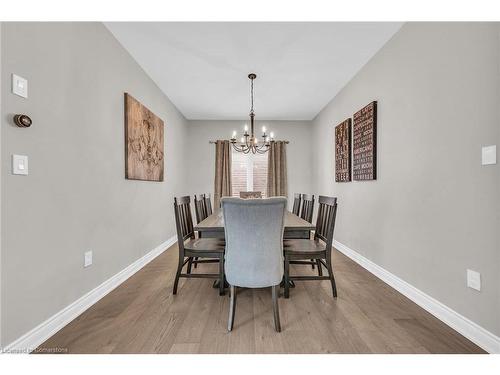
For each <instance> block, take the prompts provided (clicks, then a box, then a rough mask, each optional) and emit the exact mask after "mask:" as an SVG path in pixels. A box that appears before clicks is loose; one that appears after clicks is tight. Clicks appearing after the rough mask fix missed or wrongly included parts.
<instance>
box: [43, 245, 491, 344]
mask: <svg viewBox="0 0 500 375" xmlns="http://www.w3.org/2000/svg"><path fill="white" fill-rule="evenodd" d="M333 265H334V272H335V276H336V280H337V288H338V298H336V299H334V298H333V297H332V293H331V286H330V283H329V282H328V281H321V282H317V281H303V282H300V281H299V282H296V287H295V288H293V289H291V291H290V298H289V299H285V298H283V297H281V298H279V307H280V315H281V325H282V332H281V333H277V332H275V331H274V322H273V312H272V304H271V291H270V288H263V289H239V290H238V298H237V304H236V316H235V324H234V328H233V331H232V332H228V331H227V319H228V310H229V296H228V293H227V294H226V295H225V296H219V294H218V290H217V289H214V288H212V280H205V279H181V281H180V283H179V289H178V294H177V295H176V296H173V295H172V285H173V281H174V275H175V269H176V266H177V247H176V245H174V246H172V247H171V248H170V249H169V250H168V251H165V252H164V253H163V254H162V255H160V256H159V257H157V258H156V259H155V260H153V261H152V262H151V263H149V264H148V265H147V266H146V267H144V268H143V269H142V270H140V271H139V272H137V273H136V274H135V275H134V276H132V277H131V278H129V279H128V280H126V281H125V282H124V283H123V284H122V285H120V286H119V287H118V288H116V289H115V290H113V291H112V292H111V293H109V294H108V295H107V296H106V297H104V298H103V299H101V300H100V301H99V302H97V303H96V304H95V305H94V306H92V307H91V308H90V309H88V310H87V311H85V312H84V313H83V314H81V315H80V316H79V317H78V318H76V319H75V320H74V321H72V322H71V323H70V324H68V325H67V326H66V327H64V328H63V329H62V330H60V331H59V332H58V333H56V334H55V335H54V336H53V337H51V338H50V339H49V340H47V341H46V342H45V343H43V344H42V345H41V346H40V348H45V349H48V348H54V347H58V348H63V349H67V351H68V352H69V353H172V354H174V353H175V354H179V353H484V351H483V350H482V349H480V348H479V347H478V346H476V345H475V344H473V343H472V342H470V341H469V340H467V339H465V338H464V337H463V336H461V335H460V334H458V333H457V332H455V331H454V330H453V329H451V328H450V327H448V326H446V325H445V324H444V323H442V322H440V321H439V320H438V319H436V318H435V317H433V316H432V315H431V314H429V313H428V312H426V311H425V310H423V309H421V308H420V307H419V306H417V305H416V304H415V303H413V302H412V301H410V300H409V299H408V298H406V297H404V296H403V295H402V294H400V293H398V292H397V291H396V290H394V289H392V288H391V287H389V286H388V285H387V284H385V283H383V282H382V281H381V280H380V279H378V278H376V277H375V276H374V275H372V274H371V273H369V272H367V271H366V270H365V269H363V268H362V267H360V266H359V265H358V264H356V263H354V262H353V261H352V260H350V259H349V258H347V257H346V256H344V255H343V254H341V253H339V252H338V251H334V252H333ZM216 268H217V266H216V265H215V264H200V265H199V267H198V268H197V269H195V270H194V271H193V272H213V271H215V270H216ZM292 271H293V272H294V273H296V274H299V275H309V274H313V273H316V270H312V269H311V268H310V267H308V266H299V265H294V266H292Z"/></svg>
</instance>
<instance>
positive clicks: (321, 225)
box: [283, 196, 337, 298]
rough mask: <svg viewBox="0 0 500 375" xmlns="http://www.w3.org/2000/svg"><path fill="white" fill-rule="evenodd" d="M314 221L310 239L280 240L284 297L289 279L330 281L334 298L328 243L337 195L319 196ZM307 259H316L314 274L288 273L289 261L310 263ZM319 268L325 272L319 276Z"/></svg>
mask: <svg viewBox="0 0 500 375" xmlns="http://www.w3.org/2000/svg"><path fill="white" fill-rule="evenodd" d="M318 203H319V209H318V217H317V220H316V230H315V232H314V239H313V240H306V239H289V240H283V248H284V252H285V283H284V284H285V298H288V297H289V295H290V281H305V280H330V283H331V285H332V293H333V297H334V298H336V297H337V287H336V285H335V277H334V275H333V268H332V244H333V230H334V228H335V217H336V215H337V198H334V197H324V196H320V197H319V199H318ZM311 259H313V260H315V261H317V264H318V268H319V269H318V276H293V275H290V264H291V263H292V264H311V261H310V260H311ZM322 267H325V269H326V270H327V271H328V276H323V270H322Z"/></svg>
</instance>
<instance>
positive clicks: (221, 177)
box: [214, 141, 232, 207]
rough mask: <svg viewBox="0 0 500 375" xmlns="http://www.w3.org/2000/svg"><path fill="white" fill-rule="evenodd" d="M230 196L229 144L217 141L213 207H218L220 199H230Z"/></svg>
mask: <svg viewBox="0 0 500 375" xmlns="http://www.w3.org/2000/svg"><path fill="white" fill-rule="evenodd" d="M231 194H232V191H231V143H229V141H217V142H216V144H215V186H214V207H220V199H221V198H222V197H227V196H229V197H230V196H231Z"/></svg>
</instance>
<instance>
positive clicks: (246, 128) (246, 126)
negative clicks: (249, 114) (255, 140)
mask: <svg viewBox="0 0 500 375" xmlns="http://www.w3.org/2000/svg"><path fill="white" fill-rule="evenodd" d="M245 131H246V132H247V131H248V125H247V124H245Z"/></svg>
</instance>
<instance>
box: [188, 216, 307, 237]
mask: <svg viewBox="0 0 500 375" xmlns="http://www.w3.org/2000/svg"><path fill="white" fill-rule="evenodd" d="M284 224H285V225H284V226H285V228H284V234H283V237H284V238H309V235H310V231H311V230H314V228H315V226H314V225H313V224H311V223H309V222H308V221H306V220H304V219H301V218H300V217H298V216H297V215H294V214H292V213H291V212H290V211H286V212H285V223H284ZM194 230H195V231H197V232H198V233H200V234H201V237H204V238H224V217H223V215H222V210H221V209H216V210H214V213H213V214H212V215H210V216H209V217H207V218H206V219H205V220H203V221H201V222H200V223H199V224H197V225H196V226H195V227H194Z"/></svg>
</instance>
